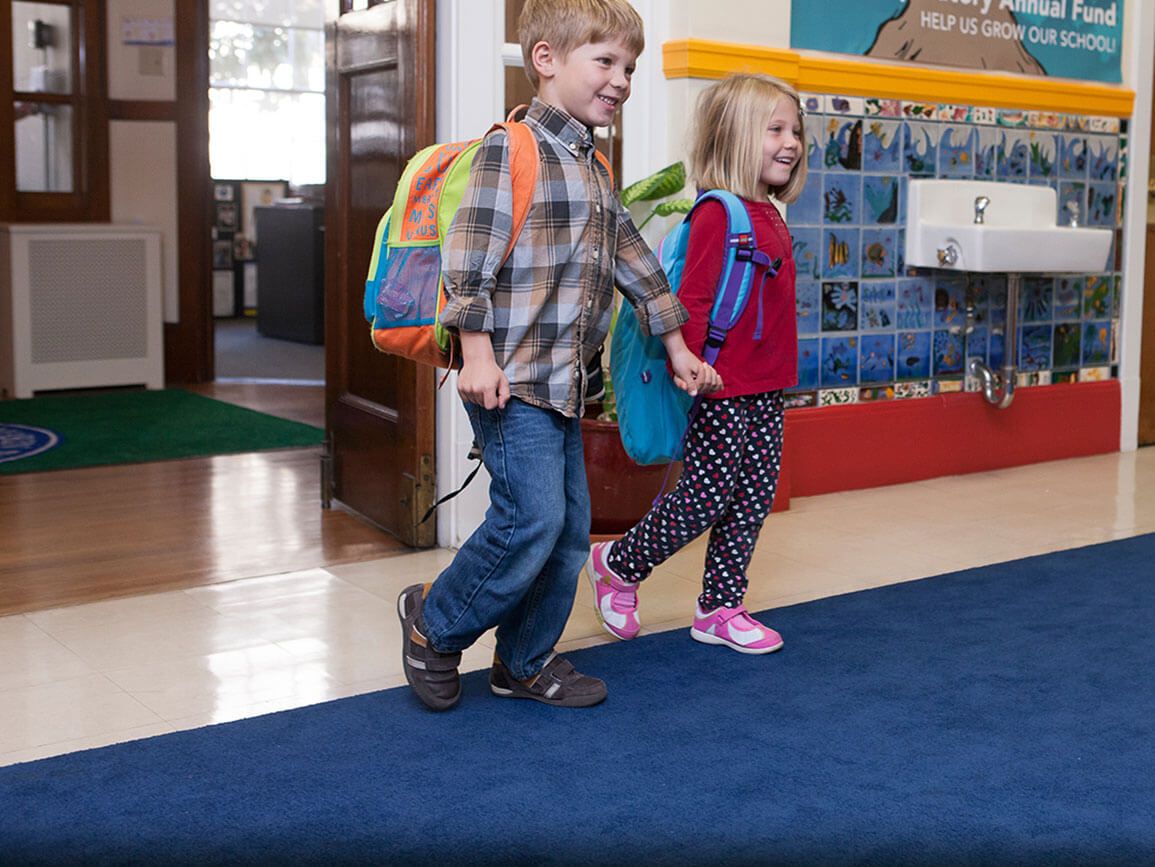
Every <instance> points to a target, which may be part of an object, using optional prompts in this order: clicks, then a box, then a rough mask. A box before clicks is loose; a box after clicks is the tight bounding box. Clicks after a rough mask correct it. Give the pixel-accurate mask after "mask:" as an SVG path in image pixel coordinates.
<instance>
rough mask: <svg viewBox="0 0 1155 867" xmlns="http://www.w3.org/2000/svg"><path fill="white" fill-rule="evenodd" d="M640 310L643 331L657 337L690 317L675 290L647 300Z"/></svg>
mask: <svg viewBox="0 0 1155 867" xmlns="http://www.w3.org/2000/svg"><path fill="white" fill-rule="evenodd" d="M637 312H638V324H639V325H641V326H642V333H644V334H649V335H653V336H655V337H657V336H660V335H662V334H667V333H668V332H670V331H673V330H674V329H675V328H677V327H679V326H680V325H681V324H682V323H683V322H686V321H687V320H688V319H689V318H690V314H689V313H688V312H686V307H685V305H684V304H682V302H681V301H679V300H678V296H677V295H675V294H674V293H673V292H663V293H662V294H661V295H659V296H658V297H657V298H651V299H650V300H649V301H647V302H645V303H644V304H643V305H642V307H641V309H640V310H638V311H637Z"/></svg>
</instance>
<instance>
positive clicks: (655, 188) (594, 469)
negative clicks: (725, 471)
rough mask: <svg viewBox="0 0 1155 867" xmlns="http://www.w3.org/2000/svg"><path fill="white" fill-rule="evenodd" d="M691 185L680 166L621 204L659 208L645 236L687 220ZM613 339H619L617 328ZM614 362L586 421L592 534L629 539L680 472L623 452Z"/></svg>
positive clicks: (633, 188)
mask: <svg viewBox="0 0 1155 867" xmlns="http://www.w3.org/2000/svg"><path fill="white" fill-rule="evenodd" d="M685 185H686V170H685V167H684V166H683V164H682V163H680V162H677V163H674V164H673V165H669V166H666V167H665V168H664V169H661V170H660V171H657V172H654V174H652V175H650V176H649V177H645V178H642V179H641V180H640V181H637V182H636V183H633V184H630V185H629V186H628V187H626V188H625V189H624V190H622V192H621V202H622V204H623V205H625V206H626V207H629V206H630V205H633V204H635V203H637V202H646V203H650V202H653V203H655V204H654V205H653V206H652V207H651V208H650V211H649V213H648V214H646V215H645V217H644V218H643V219H642V220H641V222H640V223H638V229H639V230H641V229H643V228H644V227H645V226H646V225H647V224H648V223H649V222H650V221H651V220H652V219H654V217H669V216H671V215H674V214H678V215H682V214H685V213H687V212H688V211H689V210H690V208H691V207H692V206H693V204H694V200H693V199H687V198H673V197H674V196H677V195H678V194H679V193H681V192H682V189H683V187H685ZM618 303H621V300H620V299H619V300H618ZM615 319H616V310H615ZM610 333H611V334H612V333H613V324H612V323H611V325H610ZM608 343H609V341H608V340H607V345H608ZM609 361H610V359H609V354H608V353H605V352H603V353H601V358H600V362H599V363H600V366H601V374H602V377H603V381H604V384H605V393H604V396H603V397H602V398H601V399H600V400H598V401H596V402H593V403H590V404H588V405H587V408H586V417H585V418H583V419H582V442H583V445H584V446H585V455H586V476H587V478H588V481H589V489H590V505H591V512H592V521H591V530H590V531H591V533H593V534H594V535H612V534H617V533H624V532H625V531H626V530H628V529H629V528H630V527H632V526H633V525H634V524H636V523H637V522H638V520H639V519H641V517H642V516H643V515H645V514H646V512H648V511H649V509H650V506H651V504H652V503H653V500H654V498H655V497H656V496H657V495H658V494H659V493H661V491H662V490H663V480H665V482H666V487H667V488H668V487H669V486H670V485H672V484H673V483H674V482H676V481H677V478H678V475H677V472H668V468H667V467H665V466H640V465H638V464H635V463H634V462H633V459H631V458H630V456H629V455H627V454H626V451H625V449H624V448H622V440H621V435H620V433H619V431H618V425H617V408H616V404H615V403H614V397H613V394H614V390H613V377H612V376H611V375H610V364H609Z"/></svg>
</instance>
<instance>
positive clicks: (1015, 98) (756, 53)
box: [662, 39, 1135, 117]
mask: <svg viewBox="0 0 1155 867" xmlns="http://www.w3.org/2000/svg"><path fill="white" fill-rule="evenodd" d="M662 60H663V70H664V72H665V74H666V78H707V79H710V78H722V77H724V76H725V75H727V74H729V73H731V72H763V73H766V74H768V75H773V76H775V77H777V78H781V79H783V80H784V81H788V82H790V83H791V84H793V85H794V86H795V87H797V88H798V89H799V90H804V91H811V92H814V93H836V94H840V95H843V96H876V97H880V98H884V99H905V100H909V101H913V102H917V101H925V102H935V103H939V102H941V103H955V104H963V105H986V106H993V107H995V108H1021V109H1027V110H1032V111H1056V112H1064V113H1066V114H1089V115H1099V116H1104V117H1129V116H1130V115H1131V110H1132V107H1133V105H1134V102H1135V92H1134V91H1133V90H1128V89H1127V88H1124V87H1118V86H1114V85H1106V84H1088V83H1086V82H1081V81H1071V80H1069V79H1056V78H1046V77H1038V76H1022V75H1007V74H1001V73H992V72H961V71H960V72H956V71H953V70H944V69H939V68H937V67H929V66H916V65H913V64H912V65H909V66H897V65H894V64H888V63H880V62H877V61H873V60H867V59H863V60H848V59H844V58H840V57H830V56H828V55H822V56H816V55H810V54H800V53H799V52H797V51H791V50H788V49H781V48H761V47H758V46H755V45H739V44H734V43H727V42H711V41H709V40H705V39H683V40H678V41H672V42H667V43H666V44H665V45H663V46H662Z"/></svg>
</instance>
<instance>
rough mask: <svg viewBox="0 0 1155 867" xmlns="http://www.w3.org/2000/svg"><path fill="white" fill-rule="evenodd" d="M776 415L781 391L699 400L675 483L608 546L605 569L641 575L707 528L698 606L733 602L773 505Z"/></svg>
mask: <svg viewBox="0 0 1155 867" xmlns="http://www.w3.org/2000/svg"><path fill="white" fill-rule="evenodd" d="M783 421H784V416H783V404H782V392H781V391H771V392H766V393H763V394H753V395H749V396H744V397H728V398H719V399H717V400H704V401H702V406H701V409H700V410H699V411H698V414H697V417H696V418H695V419H694V421H693V424H691V426H690V430H689V433H688V434H687V437H686V448H685V458H684V459H683V463H682V476H681V478H680V479H679V480H678V484H677V486H676V487H675V488H674V490H672V491H670V492H669V493H668V494H666V495H665V496H664V497H662V499H661V501H660V502H659V503H658V504H657V505H656V506H654V508H652V509H650V511H649V512H648V513H647V514H646V516H645V517H644V518H642V520H641V521H639V522H638V523H637V524H635V525H634V527H633V528H632V529H631V530H630V531H629V532H628V533H626V534H625V536H623V537H622V538H621V539H620V540H618V541H617V542H616V543H615V544H614V545H613V546H612V547H611V549H610V552H609V555H608V557H607V563H608V565H609V567H610V568H611V569H613V570H614V572H616V573H617V574H618V575H619V576H620V577H621V578H622V579H623V580H626V581H641V580H643V579H645V578H646V577H647V576H648V575H649V574H650V572H651V571H652V570H653V568H654V567H655V566H657V565H658V564H660V563H662V562H664V561H665V560H667V559H669V558H670V557H672V556H673V555H674V554H675V553H677V552H678V551H679V550H680V549H681V548H682V547H684V546H685V545H687V544H688V543H690V542H692V541H693V540H694V539H696V538H697V537H698V536H700V535H701V534H702V533H703V532H705V531H706V530H710V543H709V545H708V546H707V548H706V568H705V571H704V573H703V575H702V595H701V596H699V597H698V604H699V605H701V606H702V609H703V610H705V611H709V610H712V609H714V608H717V607H718V606H720V605H721V606H725V607H727V608H734V607H737V606H738V605H741V604H742V600H743V599H744V598H745V596H746V587H747V585H748V583H749V582H748V579H747V577H746V568H747V567H748V566H749V565H750V558H751V557H752V556H753V554H754V545H755V544H756V543H757V541H758V533H759V531H760V530H761V529H762V524H763V522H764V521H765V520H766V516H767V515H769V514H770V507H771V506H772V505H773V504H774V491H775V489H776V488H777V486H778V473H779V471H780V469H781V466H782V428H783Z"/></svg>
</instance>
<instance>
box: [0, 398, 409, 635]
mask: <svg viewBox="0 0 1155 867" xmlns="http://www.w3.org/2000/svg"><path fill="white" fill-rule="evenodd" d="M192 390H195V391H198V392H199V393H201V394H205V395H207V396H209V397H216V398H218V399H220V400H225V401H228V402H230V403H236V404H239V405H241V406H246V407H249V408H250V409H256V410H259V411H262V412H268V413H270V414H272V415H278V416H281V417H283V418H290V419H293V420H295V421H302V422H305V423H308V424H313V425H317V426H318V427H323V426H324V390H323V388H320V387H316V386H281V385H263V384H262V385H255V384H227V385H226V384H211V385H206V386H201V387H198V388H194V389H192ZM0 527H3V528H4V529H3V533H2V534H0V615H5V614H15V613H20V612H27V611H34V610H39V609H44V608H53V607H56V606H60V605H71V604H75V603H79V602H91V601H95V600H98V599H108V598H113V597H120V596H130V595H135V594H138V593H147V592H152V591H158V590H176V589H187V588H190V587H198V586H203V585H206V584H215V583H220V582H224V581H233V580H237V579H240V578H251V577H254V576H258V575H272V574H276V573H281V572H289V571H297V570H301V569H307V568H313V567H318V566H331V565H337V564H342V563H355V562H360V561H363V560H372V559H377V558H380V557H388V556H391V555H394V554H400V553H404V552H408V551H409V550H410V549H408V548H406V547H405V546H403V545H402V544H401V543H399V542H397V541H396V540H395V539H393V538H392V537H391V536H389V535H387V534H386V533H383V532H381V531H380V530H377V529H376V528H374V527H372V526H371V525H369V524H367V523H365V522H364V521H362V520H360V519H359V518H357V517H355V516H353V515H350V514H348V513H346V512H343V511H340V510H337V509H333V510H328V511H326V510H323V509H322V508H321V499H320V449H319V448H309V449H287V450H281V451H271V452H253V453H250V454H243V455H225V456H220V457H212V458H196V459H190V460H179V461H164V462H159V463H151V464H130V465H122V466H114V467H93V468H89V469H79V470H60V471H56V472H44V473H28V474H24V475H13V476H0Z"/></svg>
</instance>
